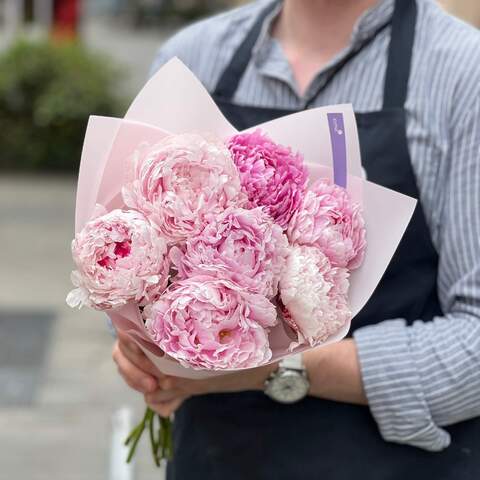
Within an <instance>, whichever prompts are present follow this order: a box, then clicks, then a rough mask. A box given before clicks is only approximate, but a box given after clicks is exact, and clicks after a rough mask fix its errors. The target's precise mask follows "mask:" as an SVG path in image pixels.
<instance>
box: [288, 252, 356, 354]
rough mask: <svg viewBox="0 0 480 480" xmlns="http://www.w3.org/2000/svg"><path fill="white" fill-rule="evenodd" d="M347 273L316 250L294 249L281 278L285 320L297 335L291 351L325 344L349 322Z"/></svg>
mask: <svg viewBox="0 0 480 480" xmlns="http://www.w3.org/2000/svg"><path fill="white" fill-rule="evenodd" d="M348 276H349V274H348V271H347V269H345V268H340V267H332V266H331V264H330V262H329V261H328V258H327V257H326V256H325V255H324V254H323V253H322V252H321V251H320V250H318V249H317V248H315V247H305V246H292V247H291V249H290V255H289V256H288V258H287V264H286V267H285V269H284V272H283V274H282V277H281V279H280V299H281V301H282V304H283V307H284V308H283V310H284V313H285V315H284V320H285V321H286V322H287V323H288V324H289V325H290V326H291V327H292V328H293V330H294V331H295V332H296V333H297V335H298V342H297V343H292V345H291V346H290V347H291V348H294V347H296V346H297V345H299V344H303V343H306V342H308V343H309V344H310V345H311V346H314V345H317V344H318V343H321V342H324V341H325V340H326V339H327V338H328V337H330V336H331V335H333V334H334V333H336V332H338V331H339V330H340V329H341V328H342V327H343V326H344V325H345V323H346V322H347V321H348V320H350V318H351V312H350V310H349V308H348V305H347V292H348V287H349V281H348Z"/></svg>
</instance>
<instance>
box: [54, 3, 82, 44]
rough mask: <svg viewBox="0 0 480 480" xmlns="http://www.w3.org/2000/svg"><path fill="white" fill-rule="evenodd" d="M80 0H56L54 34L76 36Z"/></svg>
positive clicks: (68, 37) (66, 36) (61, 36)
mask: <svg viewBox="0 0 480 480" xmlns="http://www.w3.org/2000/svg"><path fill="white" fill-rule="evenodd" d="M79 17H80V0H54V2H53V35H54V36H55V37H56V38H67V39H71V38H74V37H76V35H77V31H78V24H79V20H80V18H79Z"/></svg>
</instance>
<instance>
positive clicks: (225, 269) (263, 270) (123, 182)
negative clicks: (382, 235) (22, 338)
mask: <svg viewBox="0 0 480 480" xmlns="http://www.w3.org/2000/svg"><path fill="white" fill-rule="evenodd" d="M162 70H163V72H162V71H160V72H159V74H157V76H156V77H154V79H153V81H151V82H150V83H149V84H147V86H146V87H145V90H146V92H143V97H142V92H141V94H140V95H139V97H137V101H136V103H135V102H134V104H133V105H132V107H131V111H133V112H135V110H138V109H139V106H138V104H139V103H140V104H142V105H146V103H145V102H146V99H148V98H149V94H150V93H149V92H151V91H152V86H153V87H155V88H154V90H157V92H158V91H162V90H164V89H165V86H164V85H162V82H163V83H165V78H166V79H168V78H169V75H172V70H173V72H174V73H175V74H176V79H177V80H178V78H179V77H180V78H183V79H184V81H185V82H186V83H187V84H189V89H188V91H189V92H190V93H191V92H192V90H193V92H194V93H195V92H196V94H197V95H198V96H200V97H201V98H202V99H203V101H204V102H205V101H206V100H205V95H207V94H206V93H205V92H204V91H202V90H201V89H200V88H201V87H199V85H198V82H197V81H196V80H195V79H194V78H192V77H193V76H192V74H191V73H190V72H188V71H187V70H186V69H185V67H183V65H181V64H180V63H179V62H178V61H174V62H171V63H170V64H168V65H167V66H166V67H164V69H162ZM152 82H153V85H152ZM177 83H178V82H177ZM180 83H181V82H180ZM177 88H178V87H177ZM172 89H173V90H175V87H174V86H173V85H172V84H171V85H170V87H169V89H168V90H169V91H171V90H172ZM199 92H200V93H199ZM139 98H140V100H138V99H139ZM142 98H143V99H142ZM212 109H214V106H213V105H211V104H208V107H207V106H205V105H204V106H203V110H204V115H205V117H207V118H208V117H211V116H212V115H214V116H216V118H218V116H219V115H220V113H219V112H218V111H217V110H214V114H212V113H211V110H212ZM140 110H141V109H140ZM317 110H322V109H317ZM337 110H339V108H338V107H337ZM340 110H343V111H342V112H341V113H338V112H337V113H335V114H333V115H332V114H330V115H328V114H327V115H326V113H327V112H325V111H322V112H320V113H321V117H322V120H323V125H325V127H324V128H323V130H322V131H323V132H324V133H325V134H328V135H329V136H330V141H329V142H323V144H321V150H320V151H317V152H316V157H317V158H319V157H325V158H326V160H324V165H323V167H322V168H320V169H318V168H313V170H314V172H313V173H311V172H310V171H309V170H310V169H309V168H307V162H306V161H305V159H304V154H303V151H307V152H309V155H310V152H311V151H312V150H314V149H315V148H318V145H315V142H314V141H310V140H308V139H307V141H306V142H305V141H304V140H301V142H304V143H302V144H301V145H300V147H302V146H303V147H304V148H295V149H294V148H292V145H290V144H289V143H285V144H282V143H281V142H278V141H275V140H274V139H273V138H272V136H271V135H269V132H268V131H267V130H270V131H271V132H273V133H274V134H275V133H277V136H278V132H276V130H275V128H272V125H273V126H275V125H277V126H278V125H281V122H282V121H283V122H285V119H281V120H277V121H275V122H271V125H270V127H269V126H268V124H265V125H264V126H262V127H260V128H256V129H253V130H250V131H246V132H241V133H238V132H235V131H230V132H229V133H230V134H229V135H225V132H222V131H221V130H222V128H218V126H217V128H212V129H209V130H207V132H208V133H207V134H199V133H193V132H195V130H194V129H193V128H192V129H191V130H184V131H182V130H183V129H181V131H179V132H172V131H168V130H167V129H159V128H157V127H155V128H154V127H152V126H151V124H150V125H149V124H148V123H139V122H138V121H129V120H127V119H126V120H123V121H117V123H115V125H114V128H110V127H109V125H112V124H108V122H107V123H105V121H106V119H102V120H101V122H102V121H103V122H104V124H103V126H102V128H101V127H100V126H97V127H96V128H95V129H94V130H92V125H91V124H90V125H89V129H88V130H87V136H86V140H85V146H84V152H83V157H82V166H81V171H80V178H79V190H78V193H77V229H76V230H77V233H76V236H75V239H74V240H73V243H72V254H73V259H74V262H75V264H76V267H77V269H76V270H75V271H74V272H73V273H72V282H73V284H74V285H75V287H76V288H75V289H74V290H72V291H71V292H70V293H69V294H68V296H67V303H68V304H69V305H70V306H71V307H82V306H87V307H90V308H93V309H96V310H101V311H106V312H107V313H108V314H109V315H110V317H111V319H112V321H113V323H114V325H115V327H116V328H117V329H120V330H122V331H124V332H127V333H128V334H129V335H130V336H131V337H132V338H133V339H134V340H135V341H137V343H138V344H139V345H140V346H141V348H142V349H143V350H144V351H145V353H146V354H147V355H148V356H149V357H150V358H151V359H152V360H153V361H154V362H155V364H156V365H157V366H158V367H159V369H160V370H162V371H164V372H165V373H169V374H175V375H184V376H205V375H210V374H221V373H225V372H228V371H232V370H239V369H245V368H253V367H258V366H260V365H264V364H267V363H269V362H272V361H276V360H278V359H279V358H281V357H283V356H286V355H289V354H291V353H292V352H299V351H303V350H305V349H308V348H313V347H316V346H318V345H322V344H326V343H327V342H331V341H337V340H339V339H341V338H342V337H343V336H344V335H345V334H346V332H347V331H348V328H349V324H350V320H351V318H352V316H353V315H354V314H355V313H357V312H358V310H359V309H360V308H361V306H362V302H363V304H364V303H365V301H366V300H368V297H369V296H370V295H371V293H372V292H373V289H374V288H375V285H376V283H378V281H379V279H380V277H381V274H382V273H383V270H384V269H385V268H386V265H387V264H388V261H389V259H390V257H391V255H392V254H393V251H394V250H395V247H396V245H397V243H398V241H399V239H400V237H401V235H402V233H403V230H404V228H405V227H406V225H407V223H408V220H409V218H410V215H411V213H412V211H413V206H414V202H412V201H411V200H410V199H406V197H403V198H401V199H400V198H399V197H398V194H394V195H395V197H394V199H393V200H392V201H390V205H391V204H392V202H393V203H395V204H396V205H397V206H398V205H400V204H402V208H403V213H402V214H400V216H399V218H398V219H396V220H394V221H390V224H389V226H390V227H391V226H392V224H394V226H395V227H394V228H393V230H394V232H393V236H392V235H390V236H391V237H392V239H390V240H389V241H387V247H386V248H385V247H384V248H383V250H384V251H383V253H381V252H379V257H380V269H379V268H378V267H376V268H374V267H371V268H370V269H369V272H367V275H369V276H370V277H371V276H373V282H372V281H371V280H370V282H369V285H367V288H366V289H365V286H361V287H360V290H363V291H362V292H361V294H360V295H359V294H358V293H357V294H356V296H357V297H359V298H356V300H355V302H352V301H351V300H352V299H351V295H349V286H350V278H351V272H352V271H354V270H356V269H358V271H359V272H360V271H361V270H362V268H363V267H362V268H360V267H361V266H362V264H363V261H364V259H367V258H368V255H366V252H367V250H366V246H367V243H366V230H367V227H366V225H367V224H368V222H366V221H365V219H364V216H363V213H362V212H363V208H364V207H362V202H363V199H364V188H363V187H364V185H365V183H366V182H365V180H364V179H363V178H361V177H360V176H358V175H357V176H350V175H347V174H346V170H347V165H348V163H349V162H348V159H347V156H348V150H349V149H348V147H349V146H350V153H351V154H352V156H353V157H358V159H357V161H355V160H353V161H350V163H352V164H354V163H355V162H356V164H357V172H358V171H359V168H358V167H359V166H360V162H359V154H358V138H357V137H356V130H354V131H353V132H352V131H351V130H352V125H354V119H352V118H351V113H350V112H351V110H349V109H348V108H347V109H345V108H340ZM131 111H130V112H131ZM167 111H168V110H167ZM192 111H194V110H193V106H192ZM310 112H311V111H310ZM310 112H308V113H307V112H305V114H306V115H309V114H310ZM183 113H184V114H185V113H186V112H183ZM164 115H166V113H164ZM298 115H301V114H297V116H298ZM346 115H347V116H349V117H348V118H347V119H346V118H345V116H346ZM127 117H128V113H127ZM292 117H295V115H294V116H292ZM97 118H98V117H97ZM286 118H287V119H288V117H286ZM112 120H113V119H112ZM118 122H120V123H118ZM287 122H288V124H289V126H290V128H289V129H288V131H291V126H292V125H293V129H295V125H297V128H299V129H300V128H301V123H302V122H300V121H299V120H298V118H297V119H295V118H290V119H289V120H287ZM352 122H353V123H352ZM91 123H92V122H91ZM187 123H188V122H187ZM321 124H322V123H320V124H319V125H321ZM99 125H100V124H99ZM105 125H107V127H108V128H104V127H105ZM109 128H110V130H109ZM196 130H197V131H198V129H196ZM349 130H350V132H349V133H353V135H352V137H353V140H350V144H348V143H347V140H345V137H346V132H347V133H348V131H349ZM92 131H94V135H92ZM185 131H188V133H185ZM99 135H100V136H101V137H104V136H106V137H108V141H107V142H105V141H104V142H103V145H105V147H104V150H103V152H102V151H101V149H100V150H99V148H98V145H95V146H93V147H92V145H94V137H96V138H99ZM335 136H336V137H341V138H340V141H342V142H343V143H340V144H339V143H338V141H339V138H336V137H335ZM287 137H288V136H287ZM327 138H328V137H327ZM287 139H288V138H287ZM312 144H313V146H312ZM352 145H353V147H352ZM94 152H95V153H94ZM95 154H96V155H97V160H99V163H100V164H101V167H102V170H101V172H99V171H98V165H97V166H94V165H95V156H94V155H95ZM100 159H102V160H101V161H100ZM310 163H311V162H310ZM319 163H320V162H319ZM328 163H330V166H328V167H327V166H326V165H325V164H328ZM316 167H318V165H317V166H316ZM92 171H93V172H96V173H97V176H93V175H92ZM89 175H90V182H88V178H89ZM347 179H348V185H349V188H347ZM92 182H93V183H92ZM376 187H377V189H380V188H381V187H378V186H376ZM381 190H385V191H386V192H389V193H391V194H393V192H390V191H388V190H386V189H381ZM375 192H376V197H375V195H373V194H371V197H372V198H373V197H375V198H377V199H381V197H382V195H380V194H378V191H377V190H375ZM381 193H382V194H383V195H384V197H385V198H386V196H385V192H381ZM377 213H378V212H377ZM384 216H385V215H384ZM372 228H373V227H372ZM373 230H375V229H373ZM373 237H374V241H375V237H378V235H375V234H374V235H373ZM369 238H370V229H369ZM369 242H370V240H369ZM385 260H386V261H385ZM374 263H376V264H378V259H377V262H374ZM375 282H376V283H375ZM372 285H373V288H372ZM362 287H363V288H362ZM365 290H366V291H365ZM359 305H360V306H359ZM197 374H198V375H197ZM154 425H155V415H154V414H153V412H152V411H150V410H149V409H147V411H146V414H145V417H144V419H143V420H142V422H141V423H140V425H139V426H138V427H137V428H136V429H135V430H134V431H133V432H132V435H131V436H130V437H129V438H128V439H127V443H128V444H130V445H131V451H130V455H129V459H130V458H131V457H132V455H133V453H134V451H135V448H136V445H137V443H138V440H139V438H140V436H141V435H142V432H143V431H144V429H145V428H148V429H149V431H150V438H151V443H152V449H153V453H154V458H155V461H156V462H157V463H158V462H159V461H160V459H161V458H164V457H168V456H169V455H170V454H171V440H170V437H169V435H170V428H171V426H170V424H169V421H168V419H160V422H159V431H158V434H155V432H154Z"/></svg>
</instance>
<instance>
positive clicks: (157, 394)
mask: <svg viewBox="0 0 480 480" xmlns="http://www.w3.org/2000/svg"><path fill="white" fill-rule="evenodd" d="M184 396H185V393H183V392H181V391H180V390H162V389H158V390H155V391H154V392H150V393H147V394H146V395H145V402H146V403H165V402H170V401H171V400H174V399H176V398H180V397H184Z"/></svg>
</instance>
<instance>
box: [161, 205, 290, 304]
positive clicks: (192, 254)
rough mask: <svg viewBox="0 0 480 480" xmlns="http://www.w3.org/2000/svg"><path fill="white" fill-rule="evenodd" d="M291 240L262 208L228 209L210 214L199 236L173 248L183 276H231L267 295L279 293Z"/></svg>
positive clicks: (240, 284) (238, 281) (234, 279)
mask: <svg viewBox="0 0 480 480" xmlns="http://www.w3.org/2000/svg"><path fill="white" fill-rule="evenodd" d="M287 247H288V240H287V237H286V236H285V235H284V234H283V232H282V229H281V228H280V226H279V225H277V224H276V223H274V222H273V220H272V219H271V218H270V217H269V216H268V215H267V214H266V213H265V212H264V211H263V210H262V209H261V208H255V209H253V210H245V209H243V208H233V207H232V208H229V209H228V210H225V211H224V212H222V213H220V214H218V215H210V216H209V217H208V220H207V224H206V226H205V228H204V229H203V230H202V232H201V233H200V234H199V235H196V236H194V237H190V238H189V239H188V240H187V241H186V243H185V245H183V246H181V247H173V248H172V249H171V251H170V258H171V260H172V263H173V264H174V265H175V266H176V267H177V270H178V274H179V277H180V278H183V279H185V278H187V277H190V276H193V275H195V274H204V275H210V276H214V277H217V278H229V279H231V280H232V281H233V282H235V283H236V284H238V285H239V286H241V287H244V288H247V289H248V290H249V291H251V292H253V293H260V294H262V295H265V296H267V297H268V298H272V297H274V296H275V295H276V294H277V292H278V281H279V279H280V273H281V271H282V268H283V266H284V264H285V258H286V255H287V252H288V250H287Z"/></svg>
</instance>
